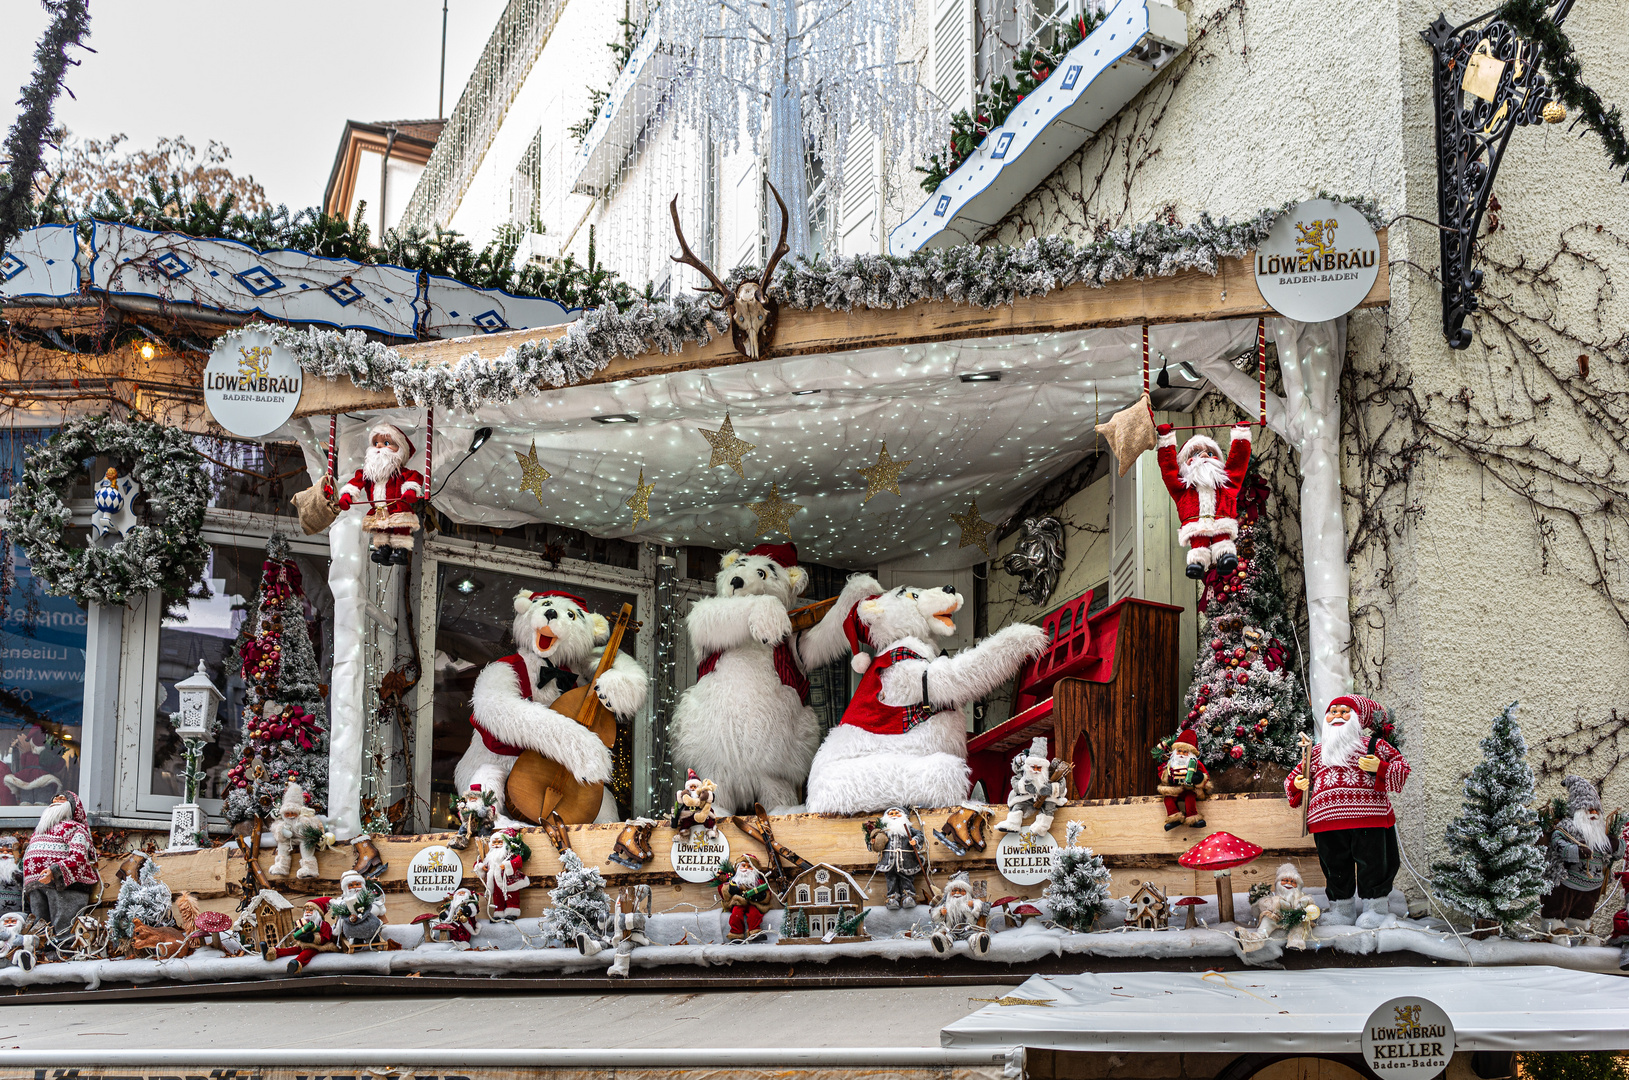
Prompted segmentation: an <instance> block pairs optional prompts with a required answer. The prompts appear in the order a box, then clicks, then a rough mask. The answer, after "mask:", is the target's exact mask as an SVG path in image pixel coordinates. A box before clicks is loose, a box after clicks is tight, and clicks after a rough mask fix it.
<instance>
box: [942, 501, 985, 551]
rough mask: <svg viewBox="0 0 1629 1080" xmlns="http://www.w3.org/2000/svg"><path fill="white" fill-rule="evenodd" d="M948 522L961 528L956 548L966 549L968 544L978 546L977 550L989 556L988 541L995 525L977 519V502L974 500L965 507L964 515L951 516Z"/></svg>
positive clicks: (979, 518)
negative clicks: (952, 522) (960, 535)
mask: <svg viewBox="0 0 1629 1080" xmlns="http://www.w3.org/2000/svg"><path fill="white" fill-rule="evenodd" d="M950 520H952V521H954V522H955V523H956V524H957V525H960V526H961V529H962V538H961V540H960V541H959V542H958V543H957V544H956V547H957V548H964V547H967V546H968V545H969V544H976V545H978V549H979V550H980V551H982V552H984V554H985V555H989V554H990V541H989V539H988V537H989V535H990V533H991V531H992V530H993V529H994V528H995V523H994V522H991V521H985V520H984V519H983V518H981V517H979V501H978V500H977V499H974V500H973V501H972V502H971V503H970V504H969V505H968V507H967V513H965V514H951V515H950Z"/></svg>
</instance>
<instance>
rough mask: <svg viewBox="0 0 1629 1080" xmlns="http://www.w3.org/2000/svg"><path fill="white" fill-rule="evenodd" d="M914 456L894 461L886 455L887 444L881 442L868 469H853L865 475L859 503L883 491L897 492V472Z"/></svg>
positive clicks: (896, 493)
mask: <svg viewBox="0 0 1629 1080" xmlns="http://www.w3.org/2000/svg"><path fill="white" fill-rule="evenodd" d="M914 460H915V459H914V458H907V459H906V460H904V461H895V460H894V459H893V458H891V457H889V456H888V444H887V443H883V444H882V449H881V450H879V451H877V463H876V464H875V465H873V466H871V467H870V468H869V469H855V470H854V471H855V472H857V473H859V474H860V475H861V476H863V477H865V498H864V499H862V500H861V502H860V505H861V506H864V505H865V504H866V503H868V502H870V501H871V496H873V495H880V494H881V493H883V492H884V491H892V492H893V493H894V494H895V495H898V494H899V493H900V492H899V474H900V473H902V472H904V471H905V466H907V465H909V464H910V463H911V462H912V461H914Z"/></svg>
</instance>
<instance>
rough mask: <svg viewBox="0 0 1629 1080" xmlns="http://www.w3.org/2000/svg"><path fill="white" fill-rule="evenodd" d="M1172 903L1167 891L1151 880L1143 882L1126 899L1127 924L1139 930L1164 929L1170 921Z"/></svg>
mask: <svg viewBox="0 0 1629 1080" xmlns="http://www.w3.org/2000/svg"><path fill="white" fill-rule="evenodd" d="M1170 918H1171V905H1170V903H1169V902H1168V901H1167V900H1166V898H1165V892H1164V891H1163V890H1162V889H1161V888H1160V887H1159V886H1158V885H1155V884H1153V883H1151V882H1147V881H1145V882H1143V883H1142V884H1141V885H1139V886H1138V887H1137V891H1136V892H1134V893H1132V894H1131V897H1130V899H1129V900H1127V901H1126V925H1127V926H1134V927H1136V928H1137V929H1138V930H1164V929H1165V928H1166V927H1167V926H1168V925H1169V922H1170Z"/></svg>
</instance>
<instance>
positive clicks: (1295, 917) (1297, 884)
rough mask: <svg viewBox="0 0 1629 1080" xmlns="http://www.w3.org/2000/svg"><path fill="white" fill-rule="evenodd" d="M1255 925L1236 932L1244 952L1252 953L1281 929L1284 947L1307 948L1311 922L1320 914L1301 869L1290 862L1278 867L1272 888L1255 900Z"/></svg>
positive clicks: (1310, 934) (1316, 919) (1315, 920)
mask: <svg viewBox="0 0 1629 1080" xmlns="http://www.w3.org/2000/svg"><path fill="white" fill-rule="evenodd" d="M1256 911H1257V919H1256V928H1255V930H1254V931H1250V930H1241V931H1239V941H1240V943H1241V944H1242V945H1243V946H1244V951H1245V952H1247V953H1248V952H1255V951H1256V950H1257V949H1259V948H1261V947H1262V946H1263V945H1265V944H1266V943H1267V939H1268V938H1270V937H1272V936H1273V934H1274V933H1276V932H1278V931H1280V930H1282V931H1283V932H1284V935H1285V938H1286V940H1285V946H1286V947H1287V948H1291V949H1296V950H1301V949H1305V948H1306V947H1307V940H1308V938H1310V937H1311V936H1312V927H1313V924H1314V923H1316V922H1317V921H1318V918H1319V916H1321V915H1322V914H1323V912H1322V911H1320V910H1319V909H1318V905H1317V904H1315V903H1313V902H1312V898H1311V897H1309V896H1308V895H1307V894H1306V891H1305V889H1304V888H1303V882H1302V879H1301V871H1299V870H1297V869H1296V868H1295V864H1294V863H1285V864H1284V865H1283V866H1280V867H1279V868H1278V880H1277V881H1276V882H1274V883H1273V890H1272V891H1271V892H1269V893H1268V894H1267V895H1266V896H1263V897H1262V898H1261V899H1260V900H1257V901H1256Z"/></svg>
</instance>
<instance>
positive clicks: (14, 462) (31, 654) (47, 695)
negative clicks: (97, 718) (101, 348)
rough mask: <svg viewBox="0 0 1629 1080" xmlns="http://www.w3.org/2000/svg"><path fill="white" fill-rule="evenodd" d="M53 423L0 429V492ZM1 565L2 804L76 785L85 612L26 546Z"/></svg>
mask: <svg viewBox="0 0 1629 1080" xmlns="http://www.w3.org/2000/svg"><path fill="white" fill-rule="evenodd" d="M53 434H55V429H54V428H52V429H7V430H0V497H9V496H10V494H11V485H12V482H13V481H14V480H15V479H16V478H17V477H18V476H19V475H21V473H22V469H23V460H24V455H25V453H26V452H27V450H28V449H30V448H32V447H34V446H37V445H39V444H40V443H42V442H44V441H45V440H46V439H48V438H50V437H51V435H53ZM0 557H3V558H4V559H5V564H4V565H3V567H0V569H3V572H0V807H11V806H19V805H22V806H29V805H35V804H38V803H48V802H50V801H51V800H52V798H54V797H55V796H56V794H57V792H58V791H63V790H74V791H77V790H79V754H80V749H81V747H82V746H83V744H84V739H83V732H82V731H81V730H80V721H81V719H82V715H83V709H84V702H85V612H84V610H83V609H82V608H80V606H79V605H78V604H76V603H74V602H73V601H72V600H69V599H67V598H66V597H62V596H51V595H50V594H48V593H47V592H46V591H45V590H44V588H43V587H41V585H40V583H39V582H38V581H36V580H35V578H34V575H33V572H32V571H30V569H29V566H28V557H27V556H26V555H24V554H23V549H22V548H21V547H18V546H16V545H14V544H9V543H8V544H6V545H5V550H4V552H3V556H0Z"/></svg>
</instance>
